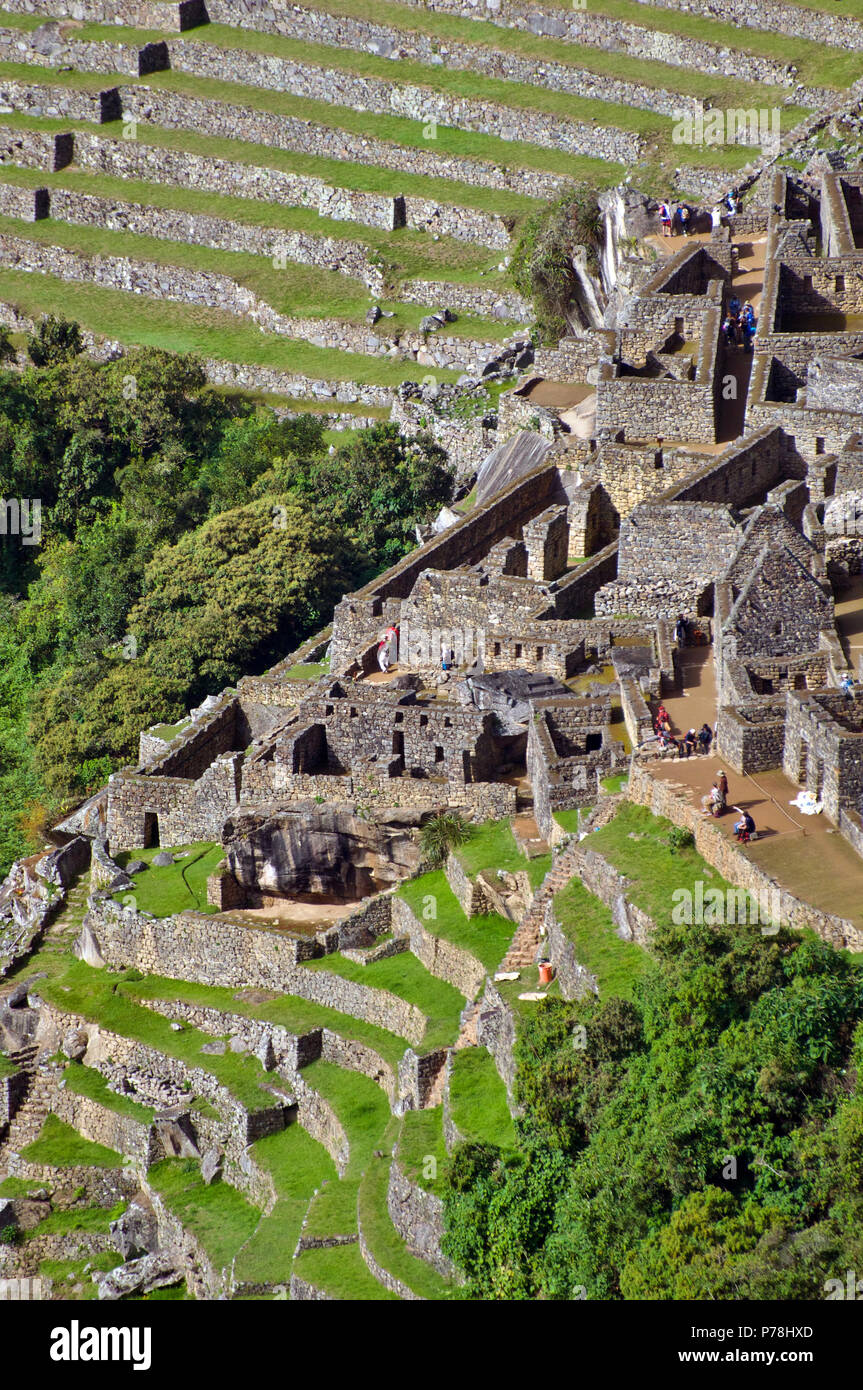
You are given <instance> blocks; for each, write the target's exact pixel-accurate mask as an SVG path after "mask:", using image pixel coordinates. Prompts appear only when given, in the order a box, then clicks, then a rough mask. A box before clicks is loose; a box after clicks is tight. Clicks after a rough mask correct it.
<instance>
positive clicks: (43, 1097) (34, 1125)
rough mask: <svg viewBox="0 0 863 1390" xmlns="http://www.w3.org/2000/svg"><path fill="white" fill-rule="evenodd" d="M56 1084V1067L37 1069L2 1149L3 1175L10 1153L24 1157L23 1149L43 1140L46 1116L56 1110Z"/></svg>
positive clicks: (0, 1163) (0, 1158)
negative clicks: (38, 1140)
mask: <svg viewBox="0 0 863 1390" xmlns="http://www.w3.org/2000/svg"><path fill="white" fill-rule="evenodd" d="M56 1084H57V1068H56V1067H53V1066H51V1067H36V1068H35V1069H34V1070H33V1072H32V1079H31V1081H30V1089H29V1091H28V1092H27V1099H26V1100H25V1101H24V1104H23V1105H22V1106H21V1108H20V1109H19V1111H18V1113H17V1115H16V1116H15V1118H14V1119H13V1120H12V1123H11V1124H10V1125H9V1129H8V1131H7V1134H6V1139H5V1141H4V1143H3V1145H2V1147H0V1173H2V1172H3V1170H4V1168H5V1166H6V1159H7V1156H8V1155H9V1154H10V1153H15V1154H20V1152H21V1150H22V1149H25V1148H26V1147H27V1145H28V1144H32V1143H33V1142H34V1140H36V1139H38V1138H39V1135H40V1134H41V1133H42V1126H43V1125H44V1123H45V1119H46V1116H48V1115H49V1114H50V1113H51V1111H52V1110H53V1108H54V1105H53V1101H54V1092H55V1087H56Z"/></svg>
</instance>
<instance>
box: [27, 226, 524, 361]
mask: <svg viewBox="0 0 863 1390" xmlns="http://www.w3.org/2000/svg"><path fill="white" fill-rule="evenodd" d="M0 232H5V233H6V234H7V235H12V236H22V237H25V238H26V239H27V240H28V241H38V242H41V243H42V244H43V245H47V246H63V247H65V248H66V249H67V250H70V251H75V252H78V253H79V254H80V255H83V256H93V255H96V254H102V255H107V256H129V257H131V258H132V259H134V260H140V261H152V262H155V263H156V264H157V265H163V266H178V267H182V268H184V269H187V270H192V271H208V272H209V273H210V274H213V275H225V276H230V278H231V279H232V280H234V281H236V283H237V284H240V285H243V286H245V287H246V288H247V289H249V290H251V291H252V292H253V293H254V294H256V295H257V296H258V297H259V298H260V299H262V300H263V301H264V302H265V303H266V304H268V305H270V307H271V308H273V309H275V310H276V312H277V313H279V314H283V315H285V316H287V317H293V318H326V317H330V318H337V319H342V320H344V321H345V322H346V323H355V324H361V323H362V322H363V321H364V317H365V313H366V310H367V309H368V307H369V304H370V303H371V302H372V296H371V295H370V294H369V291H368V290H367V289H366V287H365V285H361V284H360V282H359V281H358V280H352V279H351V278H350V277H349V276H346V275H340V274H339V272H338V271H337V270H319V269H318V268H317V267H315V266H306V265H299V264H294V263H292V262H290V261H289V262H288V263H287V265H286V267H285V269H284V270H275V269H274V268H273V265H272V263H271V262H270V261H268V260H267V259H266V258H265V257H263V256H254V255H248V254H246V253H244V252H240V251H214V250H212V249H211V248H209V247H205V246H197V245H189V244H187V243H186V242H181V241H163V240H162V239H161V238H160V237H149V236H139V235H137V234H136V233H131V232H114V231H108V230H106V229H105V228H104V227H98V226H95V225H89V226H77V225H74V224H72V223H68V222H58V221H55V220H54V219H53V218H46V219H45V220H44V221H41V222H36V223H31V222H24V221H21V220H20V219H18V218H15V217H0ZM136 299H137V300H138V302H139V303H140V296H136ZM160 303H161V301H160ZM383 307H387V301H383ZM389 307H390V308H392V309H393V310H394V312H395V317H394V318H392V319H388V320H387V325H388V328H389V330H390V331H392V330H396V331H404V330H405V329H417V328H418V326H419V322H420V319H421V318H422V317H423V315H424V314H425V312H426V309H425V308H424V306H423V305H421V304H398V303H397V302H396V301H393V302H392V303H391V304H390V306H389ZM231 317H234V318H240V322H243V319H242V317H241V316H240V315H231ZM450 330H451V332H452V335H453V336H454V337H461V338H480V339H486V338H488V339H490V340H492V341H499V340H503V339H504V338H507V337H509V336H510V334H511V333H512V331H513V326H512V324H511V323H502V322H500V321H499V320H495V319H483V318H476V317H473V316H471V315H468V314H463V315H461V316H460V317H459V319H458V321H457V322H456V323H454V324H450V325H448V332H449V331H450ZM256 332H258V334H259V336H260V330H256Z"/></svg>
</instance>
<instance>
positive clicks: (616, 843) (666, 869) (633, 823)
mask: <svg viewBox="0 0 863 1390" xmlns="http://www.w3.org/2000/svg"><path fill="white" fill-rule="evenodd" d="M672 828H673V827H672V824H671V822H670V821H668V820H665V819H664V817H662V816H654V815H652V814H651V812H650V811H648V810H647V809H646V807H644V806H635V805H633V804H632V803H631V802H624V803H623V805H622V806H621V807H620V809H619V810H618V813H617V815H616V816H615V817H614V820H612V821H610V822H609V823H608V825H605V826H603V827H602V829H601V830H597V831H595V832H594V833H593V834H592V835H591V836H590V839H589V841H588V843H589V845H590V848H591V849H595V850H597V851H598V853H599V854H601V855H603V857H604V858H606V859H607V860H608V861H609V863H611V864H613V865H614V867H615V868H616V869H617V870H618V871H619V872H620V873H622V874H624V875H625V876H626V877H627V878H628V879H630V880H631V887H630V888H628V889H627V890H626V896H627V898H629V899H630V900H631V901H632V902H634V903H635V904H636V905H637V906H638V907H640V908H642V909H643V911H645V912H647V913H648V914H649V916H650V917H652V918H653V921H654V922H655V923H656V924H657V926H660V925H663V924H670V923H671V914H672V912H673V910H674V906H675V903H674V899H673V894H674V892H675V890H677V889H681V888H684V889H688V890H689V891H690V892H693V893H694V892H695V884H696V882H697V881H698V880H699V879H701V880H702V881H704V882H708V881H709V883H710V886H711V887H715V888H719V889H720V890H721V891H722V892H723V893H725V892H726V891H727V890H728V889H729V888H730V887H731V884H729V883H728V882H727V880H726V879H724V878H723V877H722V876H721V875H720V874H718V873H717V872H716V870H715V869H712V868H711V867H710V865H709V864H707V863H706V862H705V860H704V859H703V858H702V856H701V855H700V854H699V853H698V851H697V850H696V849H684V850H676V851H675V850H672V849H671V848H670V846H669V845H668V844H667V843H666V838H667V836H668V834H669V832H670V831H671V829H672ZM630 836H636V837H637V838H635V839H632V838H630Z"/></svg>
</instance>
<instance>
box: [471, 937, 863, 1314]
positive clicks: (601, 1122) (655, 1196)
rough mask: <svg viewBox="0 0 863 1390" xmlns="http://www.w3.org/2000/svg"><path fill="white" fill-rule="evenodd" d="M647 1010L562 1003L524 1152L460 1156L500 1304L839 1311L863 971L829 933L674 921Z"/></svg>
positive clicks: (857, 1135)
mask: <svg viewBox="0 0 863 1390" xmlns="http://www.w3.org/2000/svg"><path fill="white" fill-rule="evenodd" d="M651 947H652V950H651V964H650V967H649V969H648V971H647V973H646V975H645V976H644V977H643V978H642V979H641V980H640V981H639V982H638V984H637V985H636V986H635V996H634V999H633V1001H632V1002H629V1001H625V1000H623V999H618V998H614V997H611V996H609V997H607V998H603V999H602V1000H597V999H595V998H594V997H592V996H591V997H590V999H588V1000H585V1001H583V1002H577V1003H565V1002H563V1001H562V1000H559V999H558V1000H554V999H548V1000H546V1001H545V1002H544V1003H541V1004H540V1005H538V1008H537V1012H536V1014H535V1016H534V1017H533V1018H530V1019H528V1020H526V1022H525V1024H524V1027H523V1030H522V1032H521V1034H520V1038H519V1042H518V1044H517V1057H518V1074H517V1099H518V1101H519V1102H520V1105H521V1107H522V1108H523V1113H522V1115H521V1117H520V1118H519V1119H518V1120H517V1121H516V1130H517V1134H518V1146H517V1149H516V1150H514V1151H513V1150H504V1151H500V1150H498V1149H496V1148H495V1147H494V1146H492V1145H488V1144H464V1145H461V1146H459V1147H458V1148H457V1149H456V1150H455V1153H454V1156H453V1159H452V1160H451V1164H450V1169H449V1172H448V1174H447V1183H448V1195H447V1199H446V1206H447V1222H448V1228H449V1229H448V1233H447V1235H446V1237H445V1242H444V1249H445V1250H446V1251H447V1252H448V1253H449V1254H450V1256H451V1257H452V1258H454V1259H455V1260H456V1262H457V1263H458V1264H459V1265H460V1266H461V1267H462V1268H463V1269H464V1270H465V1271H466V1273H467V1276H468V1284H467V1287H466V1291H465V1292H466V1294H467V1296H468V1297H473V1298H481V1299H537V1298H539V1299H574V1298H578V1299H581V1298H587V1299H625V1300H631V1299H638V1300H642V1299H673V1300H681V1299H698V1300H706V1299H770V1298H776V1299H807V1300H809V1299H822V1298H825V1297H826V1296H827V1292H825V1289H826V1288H827V1287H828V1286H827V1280H829V1279H833V1278H835V1279H838V1280H840V1281H842V1282H843V1285H844V1280H845V1276H846V1270H848V1269H857V1270H859V1269H860V1268H861V1267H863V1179H861V1172H863V1163H861V1160H863V1074H861V1065H863V1026H861V1024H860V1020H861V1017H863V977H861V974H860V971H859V968H858V967H857V966H856V965H854V964H853V963H852V962H851V960H850V959H849V958H848V956H847V955H845V954H841V953H839V952H836V951H834V950H833V949H832V948H831V947H829V946H827V945H825V944H823V943H822V942H820V941H818V940H817V939H816V938H814V937H812V938H809V937H808V935H807V936H806V937H800V936H796V935H794V936H793V935H790V934H788V933H786V932H785V931H783V932H781V933H780V934H778V935H777V936H774V937H767V936H762V935H761V934H760V933H759V931H758V930H757V929H755V928H734V929H726V930H722V929H717V928H715V927H706V926H705V927H697V926H688V927H686V928H668V929H660V930H659V931H658V932H657V934H656V936H655V938H654V939H653V940H652V942H651Z"/></svg>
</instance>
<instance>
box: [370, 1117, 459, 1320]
mask: <svg viewBox="0 0 863 1390" xmlns="http://www.w3.org/2000/svg"><path fill="white" fill-rule="evenodd" d="M396 1132H397V1122H396V1121H392V1122H391V1124H390V1126H389V1129H388V1131H387V1136H386V1142H385V1146H384V1147H385V1151H386V1155H387V1156H386V1157H385V1158H374V1157H373V1158H371V1159H370V1160H369V1165H368V1167H367V1169H366V1172H365V1174H364V1175H363V1178H362V1181H361V1182H360V1185H359V1197H358V1213H359V1219H360V1222H361V1224H362V1228H363V1236H364V1237H365V1241H366V1245H367V1246H368V1249H369V1250H370V1252H371V1254H372V1256H373V1257H374V1258H375V1260H376V1261H377V1263H378V1264H379V1265H380V1266H381V1268H382V1269H385V1270H387V1272H388V1273H389V1274H392V1275H394V1276H395V1277H396V1278H397V1279H401V1281H402V1282H403V1283H404V1284H407V1286H408V1288H409V1289H413V1291H414V1293H416V1294H419V1296H420V1297H421V1298H427V1299H445V1298H450V1297H452V1289H451V1286H450V1285H449V1284H448V1282H447V1281H446V1280H445V1279H442V1278H441V1276H440V1275H439V1274H438V1273H437V1271H436V1270H434V1269H432V1267H431V1266H430V1265H428V1264H426V1262H425V1260H420V1259H417V1257H416V1256H415V1255H412V1254H411V1252H410V1251H409V1250H408V1248H407V1246H406V1245H405V1242H404V1241H403V1240H402V1238H401V1236H400V1235H399V1233H398V1231H397V1230H396V1229H395V1227H394V1225H393V1223H392V1219H391V1218H390V1214H389V1211H388V1209H387V1189H388V1186H389V1175H390V1164H391V1161H392V1160H391V1159H390V1157H389V1151H390V1149H391V1148H392V1145H393V1142H394V1140H395V1137H396Z"/></svg>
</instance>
